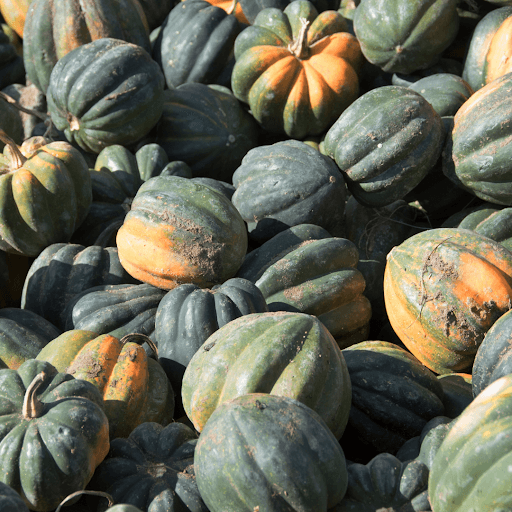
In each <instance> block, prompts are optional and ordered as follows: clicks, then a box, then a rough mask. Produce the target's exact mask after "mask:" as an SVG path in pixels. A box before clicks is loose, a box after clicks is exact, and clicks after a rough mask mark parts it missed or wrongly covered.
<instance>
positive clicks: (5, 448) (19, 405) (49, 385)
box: [0, 359, 109, 512]
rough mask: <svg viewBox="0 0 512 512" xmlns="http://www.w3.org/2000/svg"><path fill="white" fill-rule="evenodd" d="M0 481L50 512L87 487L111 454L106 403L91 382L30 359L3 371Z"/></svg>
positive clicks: (32, 504)
mask: <svg viewBox="0 0 512 512" xmlns="http://www.w3.org/2000/svg"><path fill="white" fill-rule="evenodd" d="M0 380H1V386H0V396H1V407H0V425H1V432H2V434H1V436H0V468H1V469H0V481H2V482H3V483H6V484H8V485H9V486H10V487H12V488H13V489H14V490H15V491H16V492H18V493H19V494H20V496H21V497H22V498H23V500H24V501H25V503H26V504H27V505H28V507H29V508H30V510H35V511H38V512H49V511H51V510H53V509H55V507H57V505H58V504H59V503H60V502H61V501H62V500H63V499H64V498H65V497H66V496H68V495H69V494H71V493H72V492H75V491H79V490H82V489H84V488H85V486H86V485H87V483H88V482H89V480H90V479H91V477H92V475H93V473H94V470H95V468H96V467H97V466H98V464H99V463H100V462H101V461H102V460H103V459H104V458H105V456H106V455H107V453H108V449H109V439H108V420H107V417H106V416H105V413H104V412H103V400H102V398H101V395H100V394H99V392H98V390H97V389H96V388H95V387H94V386H93V385H92V384H90V383H89V382H85V381H83V380H78V379H74V378H73V377H72V376H71V375H68V374H66V373H58V372H57V370H56V369H55V367H53V366H52V365H51V364H50V363H47V362H44V361H37V360H35V359H30V360H28V361H26V362H25V363H23V364H22V365H21V366H20V367H19V368H18V370H10V369H7V370H0Z"/></svg>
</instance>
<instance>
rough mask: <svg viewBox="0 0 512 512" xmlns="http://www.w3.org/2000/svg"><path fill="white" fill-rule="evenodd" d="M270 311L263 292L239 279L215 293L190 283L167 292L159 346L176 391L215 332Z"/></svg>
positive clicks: (158, 315)
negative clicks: (192, 363)
mask: <svg viewBox="0 0 512 512" xmlns="http://www.w3.org/2000/svg"><path fill="white" fill-rule="evenodd" d="M266 311H268V306H267V303H266V302H265V298H264V297H263V294H262V293H261V291H260V289H259V288H258V287H257V286H256V285H254V284H253V283H251V282H250V281H248V280H247V279H242V278H239V277H238V278H233V279H228V280H227V281H225V282H224V283H222V284H220V285H217V286H214V287H213V288H211V289H208V288H200V287H199V286H197V285H196V284H193V283H188V284H182V285H180V286H177V287H176V288H174V290H170V291H169V292H167V294H166V295H165V297H164V298H163V299H162V300H161V302H160V304H159V305H158V309H157V311H156V315H155V342H156V344H157V345H158V360H159V362H160V364H161V365H162V367H163V368H164V370H165V372H166V373H167V376H168V377H169V380H170V381H171V384H172V386H173V389H174V390H175V391H176V392H179V390H181V381H182V379H183V374H184V373H185V368H186V367H187V365H188V363H189V362H190V360H191V359H192V357H193V356H194V354H195V353H196V352H197V351H198V350H199V349H200V348H201V346H202V345H203V343H204V342H205V341H206V340H207V339H208V338H209V337H210V336H211V335H212V334H213V333H214V332H216V331H217V330H218V329H220V328H221V327H223V326H224V325H226V324H228V323H229V322H231V321H233V320H235V319H237V318H239V317H241V316H244V315H249V314H252V313H264V312H266ZM179 394H180V396H181V393H179Z"/></svg>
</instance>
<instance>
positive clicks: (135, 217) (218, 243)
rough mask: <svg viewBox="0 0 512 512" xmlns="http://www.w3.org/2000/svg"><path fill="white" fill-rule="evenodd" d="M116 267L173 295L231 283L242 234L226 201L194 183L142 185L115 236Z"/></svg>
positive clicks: (242, 249)
mask: <svg viewBox="0 0 512 512" xmlns="http://www.w3.org/2000/svg"><path fill="white" fill-rule="evenodd" d="M117 247H118V252H119V259H120V261H121V265H123V267H124V268H125V269H126V271H127V272H128V273H129V274H131V275H132V276H133V277H135V279H139V280H141V281H143V282H145V283H149V284H152V285H153V286H156V287H158V288H163V289H167V290H170V289H173V288H175V287H176V286H178V285H179V284H183V283H195V284H197V285H198V286H200V287H201V288H206V287H211V286H213V285H215V284H220V283H223V282H224V281H226V280H227V279H229V278H231V277H234V275H235V274H236V272H237V270H238V268H239V267H240V265H241V264H242V260H243V258H244V256H245V253H246V251H247V228H246V227H245V223H244V221H243V219H242V217H241V216H240V214H239V213H238V211H237V209H236V208H235V207H234V205H233V204H232V203H231V201H230V200H229V199H228V198H227V197H226V196H225V195H223V194H222V193H220V192H218V191H217V190H214V189H213V188H211V187H209V186H208V185H204V184H202V183H200V182H196V181H194V180H189V179H187V178H181V177H178V176H157V177H155V178H151V179H150V180H148V181H146V183H144V185H142V187H140V189H139V191H138V192H137V195H136V196H135V198H134V200H133V203H132V208H131V210H130V211H129V212H128V214H127V215H126V217H125V220H124V223H123V225H122V226H121V229H120V230H119V231H118V233H117Z"/></svg>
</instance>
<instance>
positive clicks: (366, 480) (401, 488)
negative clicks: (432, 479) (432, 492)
mask: <svg viewBox="0 0 512 512" xmlns="http://www.w3.org/2000/svg"><path fill="white" fill-rule="evenodd" d="M347 472H348V486H347V492H346V494H345V497H344V498H343V500H342V501H341V502H340V503H339V504H338V505H337V506H336V507H334V508H333V509H332V510H330V511H329V512H375V511H378V510H382V511H384V510H386V511H388V510H393V511H394V510H400V511H402V510H403V511H411V512H416V511H417V512H430V510H431V509H430V504H429V502H428V491H427V486H428V474H429V471H428V468H427V467H426V466H425V464H423V463H422V462H420V461H408V462H401V461H400V460H398V459H397V458H396V457H395V456H393V455H391V454H390V453H381V454H379V455H376V456H375V457H374V458H373V459H372V460H371V461H370V462H368V463H367V464H359V463H354V464H349V465H348V467H347Z"/></svg>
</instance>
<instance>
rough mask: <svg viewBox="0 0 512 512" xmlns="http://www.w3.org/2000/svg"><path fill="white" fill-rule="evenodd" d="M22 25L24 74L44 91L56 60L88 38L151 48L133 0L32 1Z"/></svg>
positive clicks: (141, 17) (140, 9)
mask: <svg viewBox="0 0 512 512" xmlns="http://www.w3.org/2000/svg"><path fill="white" fill-rule="evenodd" d="M25 26H26V32H25V35H24V39H23V58H24V61H25V67H26V70H27V75H28V78H29V80H30V81H31V82H32V83H34V84H35V85H36V86H37V87H38V88H39V89H40V90H41V91H43V92H44V93H45V94H47V90H48V86H49V83H50V74H51V72H52V69H53V68H54V67H55V64H56V63H57V61H58V60H59V59H62V57H64V56H65V55H67V54H68V53H69V52H70V51H72V50H74V49H76V48H78V47H80V46H83V45H85V44H88V43H90V42H91V41H95V40H98V39H101V38H115V39H120V40H122V41H127V42H129V43H133V44H136V45H138V46H141V47H142V48H144V49H145V50H146V51H148V52H150V51H151V47H150V44H149V30H148V27H147V24H146V19H145V16H144V13H143V12H142V8H141V6H140V4H139V2H138V1H137V0H92V1H91V0H90V1H88V2H87V3H83V2H80V1H79V0H59V1H57V2H56V1H55V0H33V1H32V2H31V5H30V8H29V10H28V13H27V18H26V21H25Z"/></svg>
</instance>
